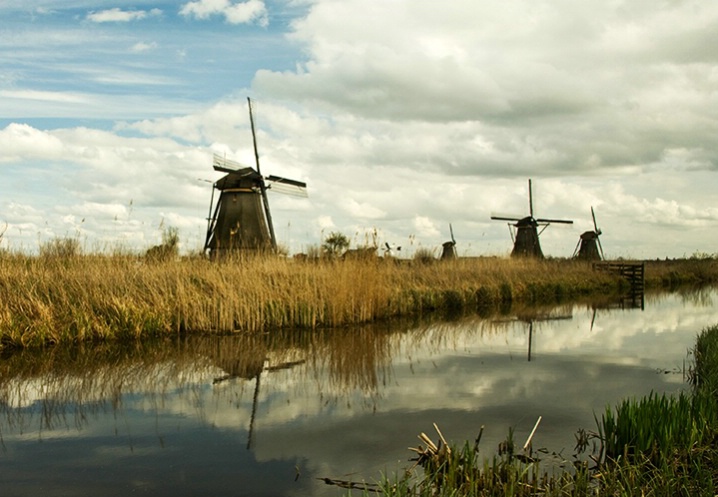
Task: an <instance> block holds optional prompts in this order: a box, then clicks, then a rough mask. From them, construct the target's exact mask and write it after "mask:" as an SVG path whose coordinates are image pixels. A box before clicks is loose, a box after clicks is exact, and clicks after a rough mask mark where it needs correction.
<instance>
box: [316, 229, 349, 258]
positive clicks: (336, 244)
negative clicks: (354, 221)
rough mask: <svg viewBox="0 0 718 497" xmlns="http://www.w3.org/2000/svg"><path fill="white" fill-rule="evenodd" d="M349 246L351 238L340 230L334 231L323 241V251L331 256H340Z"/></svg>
mask: <svg viewBox="0 0 718 497" xmlns="http://www.w3.org/2000/svg"><path fill="white" fill-rule="evenodd" d="M348 247H349V238H347V236H346V235H343V234H342V233H339V232H338V231H332V232H331V233H330V234H329V236H327V237H326V238H325V239H324V243H322V252H323V253H324V254H325V255H327V256H329V257H338V256H339V255H341V254H342V252H344V251H345V250H346V249H347V248H348Z"/></svg>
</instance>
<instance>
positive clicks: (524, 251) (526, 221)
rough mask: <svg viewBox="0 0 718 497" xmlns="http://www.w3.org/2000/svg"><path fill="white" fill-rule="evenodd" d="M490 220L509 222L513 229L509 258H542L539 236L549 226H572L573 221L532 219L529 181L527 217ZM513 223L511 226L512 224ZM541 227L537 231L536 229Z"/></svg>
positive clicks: (531, 196)
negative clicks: (553, 224) (512, 245)
mask: <svg viewBox="0 0 718 497" xmlns="http://www.w3.org/2000/svg"><path fill="white" fill-rule="evenodd" d="M491 219H495V220H499V221H511V222H510V223H509V227H513V228H514V230H512V231H511V238H512V239H513V242H514V248H513V250H512V251H511V257H539V258H543V252H542V251H541V244H540V243H539V235H541V233H543V231H544V230H545V229H546V228H547V227H548V226H549V225H550V224H551V223H560V224H573V221H569V220H564V219H545V218H535V217H534V205H533V193H532V191H531V180H530V179H529V215H528V216H525V217H510V216H491ZM512 223H513V224H512ZM539 226H541V230H540V231H539V229H538V227H539Z"/></svg>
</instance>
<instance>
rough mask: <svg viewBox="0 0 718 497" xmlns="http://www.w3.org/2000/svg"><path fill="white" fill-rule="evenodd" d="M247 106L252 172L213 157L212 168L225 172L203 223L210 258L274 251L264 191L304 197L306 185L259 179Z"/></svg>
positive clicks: (232, 162) (270, 219) (273, 178)
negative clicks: (234, 252)
mask: <svg viewBox="0 0 718 497" xmlns="http://www.w3.org/2000/svg"><path fill="white" fill-rule="evenodd" d="M247 102H248V104H249V120H250V123H251V127H252V143H253V145H254V158H255V163H256V167H257V168H256V170H255V169H253V168H252V167H249V166H243V165H241V164H239V163H237V162H234V161H231V160H229V159H226V158H224V157H221V156H219V155H217V154H215V155H214V157H213V160H212V166H213V167H214V170H215V171H222V172H225V173H228V174H227V175H226V176H223V177H222V178H220V179H219V180H217V181H216V182H215V183H214V188H213V189H212V198H211V200H210V207H209V208H210V217H209V218H208V223H207V238H206V240H205V244H204V248H205V250H209V251H210V257H211V258H212V259H215V258H217V257H218V256H219V255H220V254H224V253H227V252H228V251H233V250H256V251H262V250H270V249H271V250H272V251H275V250H276V249H277V239H276V237H275V234H274V225H273V223H272V215H271V212H270V210H269V200H268V198H267V191H268V190H272V191H275V192H278V193H285V194H288V195H294V196H298V197H306V196H307V184H306V183H303V182H301V181H295V180H291V179H287V178H281V177H279V176H267V177H264V176H262V173H261V170H260V168H259V153H258V151H257V137H256V134H255V131H254V116H253V115H252V101H251V100H250V99H249V98H247ZM215 190H218V191H219V192H220V194H219V200H218V201H217V205H216V206H215V208H214V212H213V211H212V206H213V205H214V191H215Z"/></svg>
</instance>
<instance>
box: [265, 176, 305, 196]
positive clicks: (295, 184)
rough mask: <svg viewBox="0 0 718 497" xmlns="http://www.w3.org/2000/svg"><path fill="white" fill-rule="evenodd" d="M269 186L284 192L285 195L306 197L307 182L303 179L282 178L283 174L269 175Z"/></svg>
mask: <svg viewBox="0 0 718 497" xmlns="http://www.w3.org/2000/svg"><path fill="white" fill-rule="evenodd" d="M267 181H268V182H269V183H268V184H267V188H269V189H271V190H272V191H273V192H277V193H284V194H285V195H292V196H294V197H303V198H306V197H308V196H309V195H308V194H307V184H306V183H304V182H303V181H295V180H293V179H287V178H282V177H281V176H272V175H270V176H267Z"/></svg>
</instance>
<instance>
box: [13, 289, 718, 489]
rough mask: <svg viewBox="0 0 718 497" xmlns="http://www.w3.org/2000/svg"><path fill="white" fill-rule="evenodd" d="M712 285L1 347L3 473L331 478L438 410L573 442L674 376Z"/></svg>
mask: <svg viewBox="0 0 718 497" xmlns="http://www.w3.org/2000/svg"><path fill="white" fill-rule="evenodd" d="M715 298H716V292H715V291H714V290H703V291H701V292H693V293H685V294H672V295H655V296H647V297H646V299H645V310H643V311H642V310H640V309H630V308H629V307H630V306H626V305H623V304H622V305H616V304H615V303H610V302H602V303H597V302H593V303H587V304H581V305H565V306H562V307H558V308H538V309H537V308H534V309H514V310H513V311H511V312H508V313H506V314H504V315H500V316H491V317H489V318H480V317H477V316H473V317H469V318H465V319H460V320H456V321H452V322H431V323H427V322H423V323H418V322H393V323H391V324H383V325H381V326H373V327H369V326H366V327H354V328H347V329H340V330H328V331H322V332H319V333H271V334H266V335H262V336H249V335H240V336H232V337H223V336H217V337H204V338H200V337H186V338H181V339H180V338H177V339H174V340H163V341H159V342H154V343H142V344H133V345H130V346H128V345H124V346H109V345H101V346H87V345H85V346H80V347H75V348H71V349H69V348H52V349H48V350H44V351H39V352H37V351H32V352H22V353H17V354H12V355H6V356H4V357H2V360H0V442H1V443H2V452H1V453H0V482H2V485H3V488H4V489H10V491H9V493H10V494H13V495H36V494H38V493H41V492H42V493H43V495H55V494H57V495H66V494H72V493H90V492H94V493H97V494H102V495H126V494H127V493H128V492H129V491H132V492H135V493H147V494H152V495H196V494H215V495H308V494H310V495H322V494H323V495H337V494H338V492H337V490H336V489H333V488H330V487H325V486H323V484H322V483H321V482H320V481H318V480H316V478H318V477H323V476H331V477H344V478H346V477H347V475H349V477H351V475H355V477H356V478H361V477H362V476H365V477H367V478H372V477H375V478H378V477H379V475H380V472H382V471H392V470H396V469H399V468H401V467H403V466H404V465H405V461H406V459H407V458H408V457H409V456H410V454H409V453H408V451H407V450H406V447H408V446H415V445H416V436H417V435H418V434H419V433H420V432H422V431H427V430H429V429H430V428H431V425H432V423H434V422H436V423H438V424H439V425H440V426H441V429H442V432H443V433H444V435H445V436H447V438H449V439H453V440H456V441H459V440H464V439H473V438H474V437H475V436H476V434H477V433H478V430H479V428H480V426H481V425H485V426H486V430H485V432H484V436H483V439H482V446H483V447H485V448H486V450H487V451H490V450H493V449H494V448H495V447H496V445H497V444H498V442H500V441H501V440H502V439H503V438H504V437H505V435H506V432H507V428H508V427H509V426H513V427H514V428H515V430H516V435H517V437H518V439H520V438H521V437H522V436H525V435H526V434H528V432H529V431H530V430H531V428H532V427H533V424H534V423H535V421H536V418H537V417H538V416H539V415H540V416H542V417H543V421H542V424H541V427H540V429H539V430H538V432H537V434H536V436H535V438H534V446H535V447H538V446H545V447H547V448H549V449H550V450H554V451H558V452H562V453H563V454H564V455H566V456H567V457H568V456H570V453H571V451H572V449H573V445H574V438H573V434H574V432H575V431H576V430H577V429H578V428H582V427H583V428H593V427H594V422H593V413H594V411H601V410H603V408H604V407H605V406H606V405H607V404H614V403H615V402H617V401H618V400H619V399H622V398H625V397H631V396H640V395H644V394H646V393H648V392H650V391H651V390H659V391H676V390H678V389H681V388H683V385H684V382H683V377H682V374H681V372H682V370H683V368H684V361H685V359H686V354H687V352H688V351H689V349H690V347H692V346H693V341H694V339H695V336H696V334H697V332H699V331H700V330H701V329H702V328H704V327H706V326H708V325H712V324H715V322H716V321H718V313H717V312H716V310H715V307H714V305H713V302H714V300H715ZM658 372H660V373H661V374H659V373H658ZM665 372H668V373H671V374H665ZM673 373H675V374H673Z"/></svg>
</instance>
